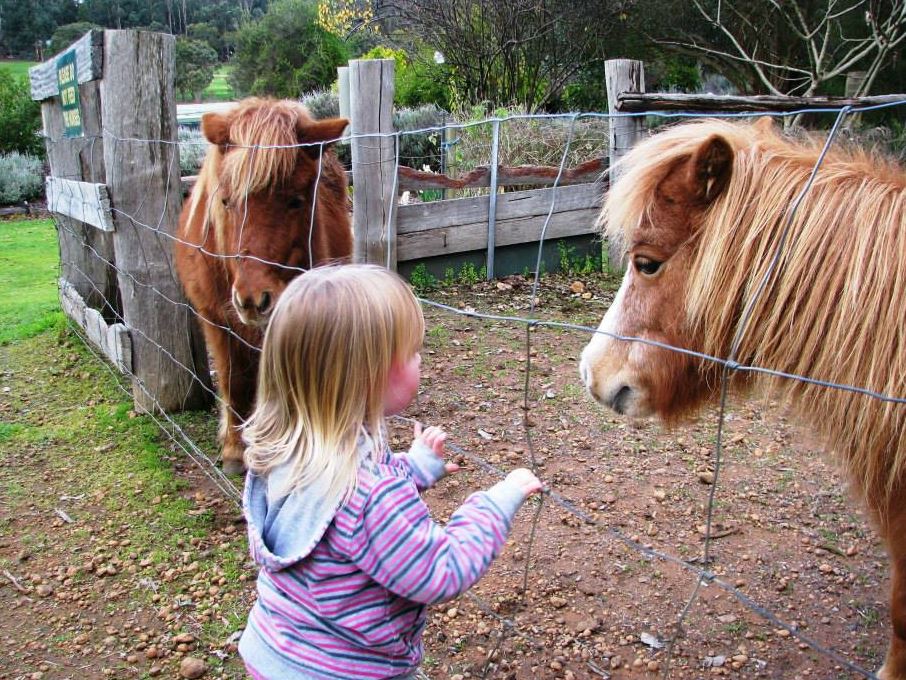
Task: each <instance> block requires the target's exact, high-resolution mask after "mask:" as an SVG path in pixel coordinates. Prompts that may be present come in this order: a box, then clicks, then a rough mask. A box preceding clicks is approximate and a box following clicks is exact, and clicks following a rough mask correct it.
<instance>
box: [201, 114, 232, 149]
mask: <svg viewBox="0 0 906 680" xmlns="http://www.w3.org/2000/svg"><path fill="white" fill-rule="evenodd" d="M201 132H202V134H204V136H205V139H207V140H208V141H209V142H210V143H211V144H216V145H217V146H224V145H226V144H229V143H230V119H229V118H227V117H226V116H224V115H223V114H222V113H206V114H204V115H203V116H202V117H201Z"/></svg>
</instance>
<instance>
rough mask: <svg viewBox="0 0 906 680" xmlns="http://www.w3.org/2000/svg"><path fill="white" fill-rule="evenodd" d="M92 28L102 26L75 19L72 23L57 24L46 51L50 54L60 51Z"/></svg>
mask: <svg viewBox="0 0 906 680" xmlns="http://www.w3.org/2000/svg"><path fill="white" fill-rule="evenodd" d="M93 28H103V27H102V26H98V25H97V24H93V23H91V22H90V21H77V22H75V23H73V24H63V25H62V26H58V27H57V29H56V30H55V31H54V32H53V35H52V36H51V38H50V46H49V48H48V52H50V53H51V54H57V53H58V52H62V51H63V50H65V49H66V48H67V47H69V46H70V45H72V43H74V42H75V41H76V40H78V39H79V38H81V37H82V36H83V35H85V34H86V33H88V31H90V30H91V29H93Z"/></svg>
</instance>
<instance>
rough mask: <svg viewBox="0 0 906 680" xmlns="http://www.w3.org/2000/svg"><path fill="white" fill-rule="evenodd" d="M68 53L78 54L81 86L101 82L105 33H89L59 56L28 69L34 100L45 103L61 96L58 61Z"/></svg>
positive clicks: (78, 71)
mask: <svg viewBox="0 0 906 680" xmlns="http://www.w3.org/2000/svg"><path fill="white" fill-rule="evenodd" d="M67 52H75V54H76V75H77V76H78V82H79V83H80V84H81V83H87V82H90V81H92V80H99V79H100V78H101V77H103V75H104V31H98V30H92V31H88V33H86V34H85V35H83V36H82V37H81V38H79V39H78V40H77V41H76V42H74V43H73V44H72V45H71V46H69V47H68V48H66V49H65V50H63V51H62V52H60V53H59V54H56V55H54V56H53V57H51V58H50V59H48V60H47V61H45V62H42V63H40V64H38V65H37V66H32V67H31V68H30V69H28V76H29V78H30V80H31V98H32V99H34V100H35V101H43V100H44V99H49V98H50V97H56V96H57V94H59V87H58V85H57V60H58V59H59V58H60V57H61V56H63V55H64V54H66V53H67Z"/></svg>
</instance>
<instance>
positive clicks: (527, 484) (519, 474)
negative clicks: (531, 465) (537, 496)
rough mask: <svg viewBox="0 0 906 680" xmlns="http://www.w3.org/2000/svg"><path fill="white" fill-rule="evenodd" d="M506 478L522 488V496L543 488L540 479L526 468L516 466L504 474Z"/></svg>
mask: <svg viewBox="0 0 906 680" xmlns="http://www.w3.org/2000/svg"><path fill="white" fill-rule="evenodd" d="M506 480H507V481H508V482H511V483H512V484H515V485H516V486H518V487H519V488H520V489H521V490H522V495H523V496H526V497H528V496H531V495H532V494H533V493H538V492H539V491H541V489H542V488H543V485H542V484H541V480H540V479H538V478H537V477H536V476H535V475H534V473H533V472H532V471H531V470H529V469H528V468H516V469H515V470H513V471H512V472H511V473H510V474H508V475H507V476H506Z"/></svg>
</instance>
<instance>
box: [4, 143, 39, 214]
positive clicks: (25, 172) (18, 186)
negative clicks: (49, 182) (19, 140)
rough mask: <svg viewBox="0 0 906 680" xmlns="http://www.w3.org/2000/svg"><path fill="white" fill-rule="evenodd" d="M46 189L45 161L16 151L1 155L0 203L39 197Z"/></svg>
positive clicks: (11, 202)
mask: <svg viewBox="0 0 906 680" xmlns="http://www.w3.org/2000/svg"><path fill="white" fill-rule="evenodd" d="M43 191H44V162H43V161H42V160H41V159H40V158H37V157H35V156H31V155H29V154H20V153H18V152H16V151H13V152H12V153H9V154H5V155H2V156H0V205H10V204H13V203H21V202H22V201H27V200H30V199H32V198H37V197H38V196H40V195H41V193H42V192H43Z"/></svg>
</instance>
